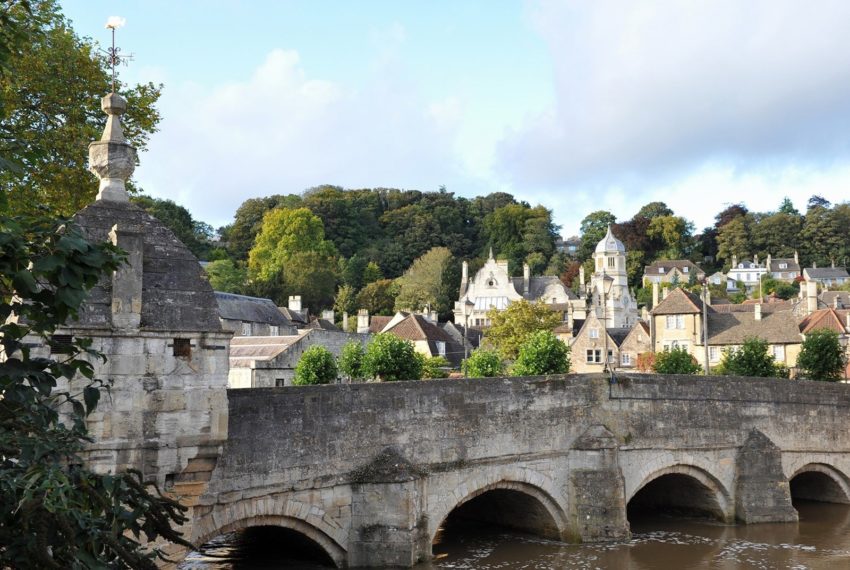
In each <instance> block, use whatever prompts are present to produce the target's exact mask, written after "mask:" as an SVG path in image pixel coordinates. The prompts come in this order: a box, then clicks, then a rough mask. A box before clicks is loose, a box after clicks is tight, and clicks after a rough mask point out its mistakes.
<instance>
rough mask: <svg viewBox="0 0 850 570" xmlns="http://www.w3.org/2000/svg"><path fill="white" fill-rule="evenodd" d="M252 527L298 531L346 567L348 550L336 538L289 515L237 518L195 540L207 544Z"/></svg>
mask: <svg viewBox="0 0 850 570" xmlns="http://www.w3.org/2000/svg"><path fill="white" fill-rule="evenodd" d="M252 527H277V528H284V529H289V530H291V531H294V532H297V533H298V534H300V535H302V536H304V537H306V538H308V539H309V540H311V541H312V542H313V543H315V544H316V545H318V546H319V547H320V548H321V549H322V550H323V551H324V552H325V554H327V555H328V557H329V558H330V559H331V560H332V561H333V563H334V565H336V567H337V568H344V567H345V563H346V551H345V549H344V548H343V547H342V546H341V545H340V544H339V543H338V542H337V541H336V540H334V539H333V538H331V537H330V536H328V534H326V533H325V532H322V531H321V530H320V529H318V528H317V527H315V526H313V525H312V524H310V523H308V522H305V521H303V520H301V519H298V518H295V517H289V516H282V515H254V516H247V517H244V518H237V519H234V520H231V521H229V522H226V523H224V524H222V525H221V526H219V527H217V528H216V529H215V530H212V531H208V532H206V533H204V534H202V535H200V536H198V537H197V538H196V539H195V541H194V542H195V544H198V545H201V544H206V543H207V542H209V541H210V540H212V539H213V538H215V537H216V536H220V535H222V534H225V533H228V532H234V531H238V530H243V529H247V528H252Z"/></svg>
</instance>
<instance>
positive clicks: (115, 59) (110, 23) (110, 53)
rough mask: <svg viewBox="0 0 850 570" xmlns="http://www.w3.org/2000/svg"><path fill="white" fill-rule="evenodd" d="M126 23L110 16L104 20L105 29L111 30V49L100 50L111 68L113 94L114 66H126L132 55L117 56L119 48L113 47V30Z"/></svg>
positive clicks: (113, 90)
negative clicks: (122, 64) (107, 59)
mask: <svg viewBox="0 0 850 570" xmlns="http://www.w3.org/2000/svg"><path fill="white" fill-rule="evenodd" d="M126 22H127V20H125V19H124V18H122V17H121V16H110V17H109V19H108V20H106V26H105V27H106V28H108V29H110V30H112V47H111V48H109V49H107V50H100V51H102V52H104V53H105V54H106V55H107V57H108V58H109V65H110V66H111V67H112V92H113V93H115V66H116V65H118V64H120V63H124V65H126V64H127V61H129V60H132V59H133V54H129V55H119V54H120V52H121V48H117V47H115V30H117V29H118V28H121V27H123V26H124V24H125V23H126Z"/></svg>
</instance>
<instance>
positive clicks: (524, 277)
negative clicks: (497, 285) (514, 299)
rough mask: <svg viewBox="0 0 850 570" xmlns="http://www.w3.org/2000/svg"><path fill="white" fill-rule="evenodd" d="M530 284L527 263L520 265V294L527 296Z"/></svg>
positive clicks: (529, 269) (529, 272)
mask: <svg viewBox="0 0 850 570" xmlns="http://www.w3.org/2000/svg"><path fill="white" fill-rule="evenodd" d="M530 283H531V268H530V267H529V266H528V264H527V263H523V264H522V294H523V295H528V289H529V284H530Z"/></svg>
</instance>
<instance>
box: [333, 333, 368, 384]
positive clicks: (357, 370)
mask: <svg viewBox="0 0 850 570" xmlns="http://www.w3.org/2000/svg"><path fill="white" fill-rule="evenodd" d="M365 356H366V351H365V350H364V349H363V345H362V344H361V343H359V342H357V341H356V340H350V341H348V342H347V343H346V344H345V346H343V347H342V352H341V353H340V355H339V371H340V372H342V375H343V376H344V377H345V378H347V379H348V381H349V382H357V381H360V380H363V379H364V378H365V377H366V373H365V372H364V370H363V359H364V358H365Z"/></svg>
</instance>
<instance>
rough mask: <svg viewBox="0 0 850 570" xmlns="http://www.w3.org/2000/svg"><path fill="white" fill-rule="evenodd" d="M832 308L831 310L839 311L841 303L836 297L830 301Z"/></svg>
mask: <svg viewBox="0 0 850 570" xmlns="http://www.w3.org/2000/svg"><path fill="white" fill-rule="evenodd" d="M832 308H833V309H840V308H841V301H840V299H839V298H838V295H836V296H835V298H833V299H832Z"/></svg>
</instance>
